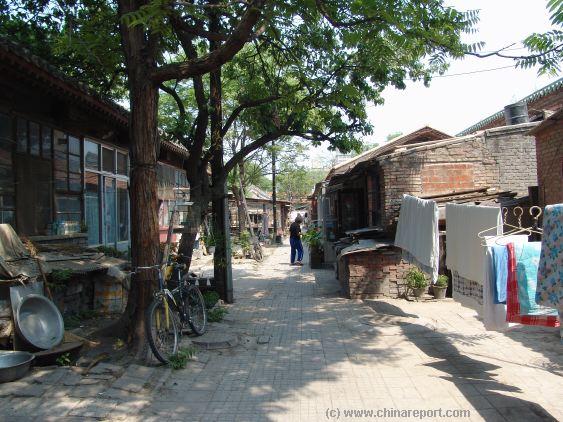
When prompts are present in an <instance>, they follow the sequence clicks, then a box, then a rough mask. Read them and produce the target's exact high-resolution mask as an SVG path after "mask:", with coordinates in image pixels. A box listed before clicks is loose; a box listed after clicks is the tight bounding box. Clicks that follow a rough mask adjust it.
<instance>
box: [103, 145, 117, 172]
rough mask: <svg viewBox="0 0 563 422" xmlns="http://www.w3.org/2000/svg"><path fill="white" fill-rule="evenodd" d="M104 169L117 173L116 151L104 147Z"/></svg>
mask: <svg viewBox="0 0 563 422" xmlns="http://www.w3.org/2000/svg"><path fill="white" fill-rule="evenodd" d="M102 170H104V171H105V172H108V173H115V151H114V150H112V149H108V148H103V147H102Z"/></svg>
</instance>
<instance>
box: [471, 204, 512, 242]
mask: <svg viewBox="0 0 563 422" xmlns="http://www.w3.org/2000/svg"><path fill="white" fill-rule="evenodd" d="M507 214H508V208H506V207H504V208H503V209H502V223H503V225H504V224H505V221H506V215H507ZM491 230H496V231H497V233H495V234H498V224H497V225H496V226H493V227H489V228H488V229H485V230H481V231H480V232H479V233H477V237H478V238H479V239H484V238H485V233H487V232H490V231H491Z"/></svg>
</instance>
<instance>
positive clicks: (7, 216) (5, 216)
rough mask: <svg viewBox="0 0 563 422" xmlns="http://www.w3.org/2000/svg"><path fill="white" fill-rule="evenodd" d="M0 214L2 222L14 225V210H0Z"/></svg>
mask: <svg viewBox="0 0 563 422" xmlns="http://www.w3.org/2000/svg"><path fill="white" fill-rule="evenodd" d="M0 214H1V217H2V218H1V220H2V224H10V225H12V226H13V225H14V223H15V221H14V211H2V212H0Z"/></svg>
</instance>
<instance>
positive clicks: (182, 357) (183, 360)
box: [168, 347, 195, 369]
mask: <svg viewBox="0 0 563 422" xmlns="http://www.w3.org/2000/svg"><path fill="white" fill-rule="evenodd" d="M194 354H195V349H194V348H193V347H182V348H180V350H178V353H176V354H175V355H170V356H169V357H168V364H169V365H170V367H171V368H172V369H184V368H185V367H186V365H187V363H188V360H190V359H191V358H192V357H193V356H194Z"/></svg>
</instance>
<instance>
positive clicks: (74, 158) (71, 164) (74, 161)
mask: <svg viewBox="0 0 563 422" xmlns="http://www.w3.org/2000/svg"><path fill="white" fill-rule="evenodd" d="M68 171H70V172H72V173H80V156H78V155H71V154H69V155H68Z"/></svg>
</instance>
